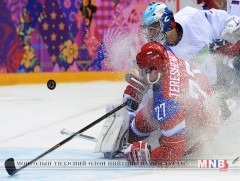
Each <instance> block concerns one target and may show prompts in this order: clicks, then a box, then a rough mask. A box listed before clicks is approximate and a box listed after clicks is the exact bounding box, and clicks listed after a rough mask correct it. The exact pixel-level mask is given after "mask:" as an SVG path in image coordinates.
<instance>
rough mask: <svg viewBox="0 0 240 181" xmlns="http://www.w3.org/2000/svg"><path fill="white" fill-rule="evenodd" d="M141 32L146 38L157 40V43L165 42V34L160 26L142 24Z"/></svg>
mask: <svg viewBox="0 0 240 181" xmlns="http://www.w3.org/2000/svg"><path fill="white" fill-rule="evenodd" d="M141 32H142V34H143V36H144V37H146V39H147V40H148V41H149V42H150V41H157V42H158V43H161V44H165V43H166V39H167V34H166V33H163V32H162V31H161V28H155V27H151V26H142V31H141Z"/></svg>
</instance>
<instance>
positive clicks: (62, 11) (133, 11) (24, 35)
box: [0, 0, 202, 85]
mask: <svg viewBox="0 0 240 181" xmlns="http://www.w3.org/2000/svg"><path fill="white" fill-rule="evenodd" d="M160 1H161V0H160ZM150 2H152V0H0V73H1V74H0V84H2V85H6V84H17V83H25V82H26V83H28V82H29V79H31V80H32V81H30V82H31V83H38V82H41V81H40V80H41V76H42V73H59V72H63V73H65V72H72V73H79V72H85V73H86V71H87V72H89V74H88V75H89V76H94V77H96V74H93V75H91V73H90V72H94V71H99V72H107V71H113V72H115V71H126V70H129V69H131V68H132V65H131V61H130V60H131V59H134V57H135V55H136V52H137V51H138V49H139V48H140V47H141V45H142V44H143V41H142V40H141V35H140V32H141V28H140V24H141V16H142V13H143V11H144V10H145V8H146V7H147V6H148V4H149V3H150ZM161 2H164V3H166V5H167V6H168V7H169V8H170V9H171V10H172V11H173V12H174V13H175V12H177V11H178V10H179V9H181V8H183V7H185V6H192V7H196V8H199V9H202V6H201V4H197V1H196V0H162V1H161ZM30 72H34V73H40V75H39V74H34V75H33V74H31V78H28V77H29V76H27V75H26V76H25V74H27V73H30ZM19 73H21V77H20V78H19ZM23 73H24V74H23ZM10 74H11V77H10V78H9V76H8V75H10ZM36 75H37V77H38V78H36ZM47 75H49V74H47ZM58 75H59V76H60V78H57V80H58V81H61V80H62V79H64V76H66V75H67V74H61V75H60V74H58ZM76 75H77V74H76ZM39 76H40V78H39ZM48 77H49V76H47V78H48ZM73 77H74V74H71V80H70V81H78V80H79V81H80V80H81V79H79V76H76V78H75V79H74V78H73ZM80 77H81V76H80ZM86 77H87V76H86ZM100 77H101V76H100ZM102 77H104V76H102ZM105 77H108V76H105ZM47 78H46V79H47ZM17 79H18V80H17ZM43 79H44V78H43ZM93 79H94V78H93ZM99 79H100V78H99ZM44 81H45V80H44Z"/></svg>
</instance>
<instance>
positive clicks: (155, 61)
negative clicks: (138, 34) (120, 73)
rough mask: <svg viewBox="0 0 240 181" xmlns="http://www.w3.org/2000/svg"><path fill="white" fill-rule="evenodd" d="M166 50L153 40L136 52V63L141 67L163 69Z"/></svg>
mask: <svg viewBox="0 0 240 181" xmlns="http://www.w3.org/2000/svg"><path fill="white" fill-rule="evenodd" d="M167 57H168V56H167V52H166V49H165V48H164V46H163V45H161V44H160V43H158V42H156V41H153V42H149V43H146V44H145V45H143V46H142V48H141V51H140V52H139V53H138V54H137V57H136V59H137V65H138V67H139V68H140V69H142V68H148V69H150V68H156V69H157V70H160V71H162V70H164V69H165V61H164V60H165V59H167Z"/></svg>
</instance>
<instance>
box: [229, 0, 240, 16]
mask: <svg viewBox="0 0 240 181" xmlns="http://www.w3.org/2000/svg"><path fill="white" fill-rule="evenodd" d="M227 12H228V13H229V14H230V15H235V16H239V17H240V0H234V1H233V0H228V1H227Z"/></svg>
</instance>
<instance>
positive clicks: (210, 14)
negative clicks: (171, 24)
mask: <svg viewBox="0 0 240 181" xmlns="http://www.w3.org/2000/svg"><path fill="white" fill-rule="evenodd" d="M229 16H230V15H229V14H228V13H227V12H226V11H223V10H216V9H211V10H210V11H203V10H198V9H195V8H192V7H185V8H183V9H182V10H180V11H179V12H178V13H176V14H175V15H174V18H175V21H176V22H177V23H179V24H180V25H181V26H182V29H183V35H182V39H181V40H180V42H179V43H178V44H177V45H175V46H170V48H171V49H172V51H173V52H174V54H175V55H176V56H177V57H178V58H181V59H183V60H186V61H195V62H197V64H198V68H199V69H201V71H202V72H203V74H205V75H206V76H207V78H208V80H209V82H210V83H211V84H215V83H216V80H217V73H216V72H217V70H216V64H215V63H214V61H213V57H212V55H209V54H208V47H209V44H210V43H212V42H213V40H214V39H221V32H222V30H223V28H224V25H225V22H226V20H227V19H228V18H229ZM206 52H207V54H205V53H206ZM202 55H204V57H202Z"/></svg>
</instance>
